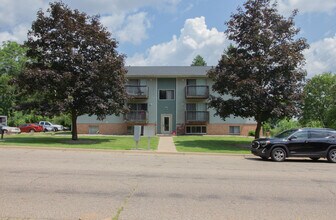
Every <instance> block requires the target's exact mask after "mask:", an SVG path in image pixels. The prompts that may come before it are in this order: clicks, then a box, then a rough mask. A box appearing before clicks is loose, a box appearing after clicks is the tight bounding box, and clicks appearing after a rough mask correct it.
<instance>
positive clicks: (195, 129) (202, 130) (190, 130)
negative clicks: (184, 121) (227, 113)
mask: <svg viewBox="0 0 336 220" xmlns="http://www.w3.org/2000/svg"><path fill="white" fill-rule="evenodd" d="M185 133H186V134H206V126H203V125H188V126H186V131H185Z"/></svg>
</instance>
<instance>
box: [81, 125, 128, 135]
mask: <svg viewBox="0 0 336 220" xmlns="http://www.w3.org/2000/svg"><path fill="white" fill-rule="evenodd" d="M90 126H93V127H94V126H97V127H98V130H99V134H114V135H121V134H127V125H126V124H77V131H78V134H88V133H89V127H90Z"/></svg>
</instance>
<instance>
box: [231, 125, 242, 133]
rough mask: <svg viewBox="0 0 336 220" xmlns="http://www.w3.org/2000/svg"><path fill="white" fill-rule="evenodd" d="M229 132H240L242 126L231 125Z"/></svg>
mask: <svg viewBox="0 0 336 220" xmlns="http://www.w3.org/2000/svg"><path fill="white" fill-rule="evenodd" d="M229 134H240V126H229Z"/></svg>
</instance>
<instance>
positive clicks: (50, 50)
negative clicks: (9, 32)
mask: <svg viewBox="0 0 336 220" xmlns="http://www.w3.org/2000/svg"><path fill="white" fill-rule="evenodd" d="M26 46H27V47H28V48H29V50H28V52H27V56H28V57H29V58H31V59H32V61H31V62H30V63H28V64H27V68H26V69H25V70H24V71H23V72H22V74H20V75H19V76H18V77H17V79H16V81H15V82H16V83H17V85H18V86H19V87H20V88H21V93H22V94H24V95H25V94H31V95H32V97H33V98H31V99H30V100H27V101H26V102H25V103H22V104H21V107H22V108H23V109H35V110H36V112H37V114H41V115H46V116H52V115H59V114H61V113H64V114H69V115H71V121H72V139H73V140H77V139H78V135H77V125H76V122H77V117H78V116H79V115H83V114H89V115H97V118H98V119H103V118H104V117H106V115H108V114H116V115H119V114H120V113H122V112H123V111H124V110H125V106H126V105H125V103H126V99H127V95H126V90H125V83H126V77H125V74H126V69H125V67H124V56H123V55H120V54H118V52H117V51H116V48H117V42H116V40H115V39H112V38H111V34H110V33H109V32H108V31H107V30H106V28H104V27H103V26H102V25H101V23H100V21H99V17H98V16H93V17H91V16H88V15H86V14H85V13H82V12H79V11H78V10H71V9H70V8H69V7H68V6H67V5H65V4H64V3H62V2H54V3H50V8H49V9H48V10H47V13H44V12H43V11H42V10H39V11H38V13H37V19H36V20H35V21H34V22H33V24H32V30H30V31H29V32H28V41H27V42H26Z"/></svg>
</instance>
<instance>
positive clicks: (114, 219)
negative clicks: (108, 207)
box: [112, 184, 138, 220]
mask: <svg viewBox="0 0 336 220" xmlns="http://www.w3.org/2000/svg"><path fill="white" fill-rule="evenodd" d="M137 188H138V184H137V185H136V186H135V187H133V188H132V189H131V191H130V193H129V194H128V195H127V196H126V198H125V199H124V201H123V202H122V204H121V206H120V207H119V208H118V209H117V213H116V214H115V216H114V217H112V220H118V219H119V217H120V214H121V213H122V211H124V209H125V207H126V206H127V204H128V202H129V200H130V199H131V198H132V197H133V195H134V193H135V191H136V189H137Z"/></svg>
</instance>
